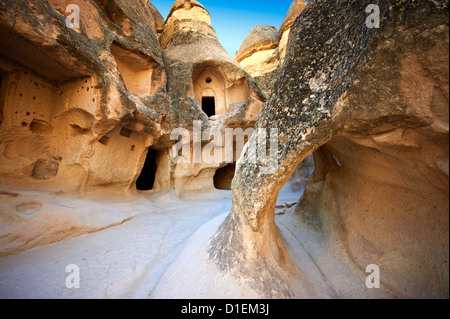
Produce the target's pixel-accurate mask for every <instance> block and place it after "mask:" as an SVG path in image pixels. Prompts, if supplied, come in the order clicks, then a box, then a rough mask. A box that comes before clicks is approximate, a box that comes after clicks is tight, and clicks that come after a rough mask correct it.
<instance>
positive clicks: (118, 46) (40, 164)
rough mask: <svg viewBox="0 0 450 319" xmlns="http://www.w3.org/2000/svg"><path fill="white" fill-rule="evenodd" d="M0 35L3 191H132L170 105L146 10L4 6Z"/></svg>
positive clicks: (131, 6)
mask: <svg viewBox="0 0 450 319" xmlns="http://www.w3.org/2000/svg"><path fill="white" fill-rule="evenodd" d="M69 4H76V5H78V6H79V9H80V20H81V21H80V22H81V23H80V28H79V29H75V28H68V27H67V26H66V16H69V14H71V13H73V11H72V12H70V11H69V12H68V13H66V7H67V6H68V5H69ZM0 33H1V36H0V38H1V39H2V40H1V42H2V44H1V47H0V70H1V78H2V82H1V108H0V113H1V118H2V122H1V126H0V140H1V144H0V174H1V176H2V177H1V184H2V187H5V188H31V189H54V190H64V191H80V190H81V191H84V190H89V189H95V190H96V191H99V190H101V189H108V188H111V187H118V188H120V189H122V190H127V189H129V188H131V187H132V185H133V182H134V181H135V180H136V178H137V176H138V175H139V171H140V169H141V167H142V165H143V160H144V158H145V153H146V151H147V148H148V147H149V146H150V145H151V144H153V143H154V142H155V141H156V140H157V139H158V138H159V137H160V136H161V135H162V131H161V125H160V123H161V119H162V114H161V113H160V112H159V109H161V107H160V105H164V104H167V97H166V75H165V70H164V66H163V59H162V52H161V49H160V46H159V43H158V39H157V36H156V30H155V20H154V18H153V14H152V10H151V8H150V6H149V4H148V3H147V1H144V0H142V1H132V2H129V1H126V2H124V1H120V0H117V1H58V0H52V1H35V2H33V5H30V3H29V2H27V1H0ZM157 105H158V107H157V108H156V106H157Z"/></svg>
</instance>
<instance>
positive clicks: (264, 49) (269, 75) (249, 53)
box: [235, 0, 308, 95]
mask: <svg viewBox="0 0 450 319" xmlns="http://www.w3.org/2000/svg"><path fill="white" fill-rule="evenodd" d="M307 4H308V3H307V2H306V1H305V0H295V1H293V2H292V4H291V6H290V7H289V10H288V12H287V14H286V17H285V19H284V21H283V24H282V25H281V28H280V30H277V29H276V28H275V27H273V26H268V25H262V26H261V25H257V26H255V27H254V28H253V29H252V30H251V31H250V33H249V34H248V35H247V37H246V38H245V40H244V42H243V43H242V46H241V48H240V49H239V51H238V52H237V53H236V56H235V59H236V61H237V62H239V63H240V64H241V65H242V67H244V69H245V70H246V71H247V72H248V73H249V74H250V75H251V76H252V77H254V78H255V80H256V81H257V82H258V84H259V85H260V86H261V88H262V89H263V90H264V91H265V92H266V93H267V94H268V95H270V94H271V92H272V88H273V86H274V84H275V80H276V78H277V75H278V72H279V70H280V67H281V64H283V61H284V59H285V56H286V48H287V45H288V40H289V31H290V29H291V26H292V24H293V23H294V21H295V19H296V18H297V17H298V16H299V15H300V14H301V13H302V12H303V10H304V9H305V7H306V5H307Z"/></svg>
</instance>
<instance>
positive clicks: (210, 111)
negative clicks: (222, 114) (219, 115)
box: [202, 96, 216, 117]
mask: <svg viewBox="0 0 450 319" xmlns="http://www.w3.org/2000/svg"><path fill="white" fill-rule="evenodd" d="M202 109H203V112H205V113H206V115H208V117H211V116H214V115H216V99H215V97H214V96H204V97H203V98H202Z"/></svg>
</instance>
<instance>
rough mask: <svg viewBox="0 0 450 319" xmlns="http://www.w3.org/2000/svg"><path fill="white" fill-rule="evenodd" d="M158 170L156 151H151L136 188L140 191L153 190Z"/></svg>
mask: <svg viewBox="0 0 450 319" xmlns="http://www.w3.org/2000/svg"><path fill="white" fill-rule="evenodd" d="M157 168H158V167H157V165H156V151H155V150H152V149H149V150H148V153H147V157H146V159H145V163H144V167H143V168H142V171H141V175H139V178H138V179H137V181H136V188H137V189H138V190H140V191H149V190H152V189H153V187H154V185H155V178H156V171H157Z"/></svg>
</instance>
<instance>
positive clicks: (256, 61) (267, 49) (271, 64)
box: [235, 25, 280, 77]
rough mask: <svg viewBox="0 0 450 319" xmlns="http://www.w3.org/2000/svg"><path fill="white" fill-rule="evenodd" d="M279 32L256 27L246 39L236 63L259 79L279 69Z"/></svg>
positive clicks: (265, 26)
mask: <svg viewBox="0 0 450 319" xmlns="http://www.w3.org/2000/svg"><path fill="white" fill-rule="evenodd" d="M279 40H280V39H279V37H278V30H277V29H276V28H275V27H272V26H268V25H257V26H255V27H254V28H253V29H252V30H251V31H250V33H249V34H248V36H247V37H246V38H245V40H244V42H243V43H242V45H241V48H240V49H239V51H238V53H237V54H236V57H235V58H236V61H237V62H239V63H240V64H241V65H242V67H243V68H245V70H246V71H247V72H249V73H250V74H251V75H252V76H254V77H258V76H261V75H264V74H266V73H269V72H272V71H273V70H275V69H276V68H277V67H278V64H279V60H278V51H277V48H278V43H279Z"/></svg>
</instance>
